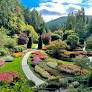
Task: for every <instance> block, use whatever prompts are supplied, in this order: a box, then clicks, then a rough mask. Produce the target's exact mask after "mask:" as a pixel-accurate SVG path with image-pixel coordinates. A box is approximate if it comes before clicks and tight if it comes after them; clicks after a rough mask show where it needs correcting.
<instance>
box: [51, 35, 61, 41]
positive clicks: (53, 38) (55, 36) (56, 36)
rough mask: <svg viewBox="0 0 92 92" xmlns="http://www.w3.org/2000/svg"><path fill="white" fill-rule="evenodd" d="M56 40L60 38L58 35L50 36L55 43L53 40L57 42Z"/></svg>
mask: <svg viewBox="0 0 92 92" xmlns="http://www.w3.org/2000/svg"><path fill="white" fill-rule="evenodd" d="M58 39H61V36H60V35H58V34H52V35H51V40H52V41H55V40H58Z"/></svg>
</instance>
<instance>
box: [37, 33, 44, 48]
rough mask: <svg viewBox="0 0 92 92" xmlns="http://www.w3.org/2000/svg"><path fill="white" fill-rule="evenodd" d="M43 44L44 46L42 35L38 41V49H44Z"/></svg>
mask: <svg viewBox="0 0 92 92" xmlns="http://www.w3.org/2000/svg"><path fill="white" fill-rule="evenodd" d="M42 44H43V42H42V37H41V35H40V37H39V39H38V49H42Z"/></svg>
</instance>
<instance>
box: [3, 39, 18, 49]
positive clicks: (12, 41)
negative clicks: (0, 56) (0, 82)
mask: <svg viewBox="0 0 92 92" xmlns="http://www.w3.org/2000/svg"><path fill="white" fill-rule="evenodd" d="M16 45H17V42H16V39H15V38H10V37H8V38H7V39H6V43H5V47H7V48H11V49H13V48H15V46H16Z"/></svg>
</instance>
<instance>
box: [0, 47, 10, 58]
mask: <svg viewBox="0 0 92 92" xmlns="http://www.w3.org/2000/svg"><path fill="white" fill-rule="evenodd" d="M8 53H9V51H8V49H6V48H0V56H5V55H7V54H8Z"/></svg>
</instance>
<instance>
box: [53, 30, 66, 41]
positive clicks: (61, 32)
mask: <svg viewBox="0 0 92 92" xmlns="http://www.w3.org/2000/svg"><path fill="white" fill-rule="evenodd" d="M54 33H55V34H58V35H60V36H61V39H62V40H63V34H64V33H63V30H58V31H55V32H54Z"/></svg>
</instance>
